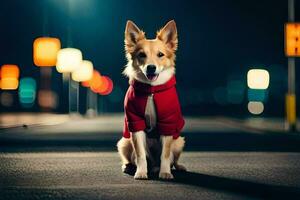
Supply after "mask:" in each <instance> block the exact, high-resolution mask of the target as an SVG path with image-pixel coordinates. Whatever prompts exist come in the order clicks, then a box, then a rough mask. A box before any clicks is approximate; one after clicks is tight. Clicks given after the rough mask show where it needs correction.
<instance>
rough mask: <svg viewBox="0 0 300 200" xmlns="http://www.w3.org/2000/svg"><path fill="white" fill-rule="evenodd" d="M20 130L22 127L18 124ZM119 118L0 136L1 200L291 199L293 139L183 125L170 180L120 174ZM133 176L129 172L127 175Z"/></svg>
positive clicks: (299, 140) (299, 148) (213, 123)
mask: <svg viewBox="0 0 300 200" xmlns="http://www.w3.org/2000/svg"><path fill="white" fill-rule="evenodd" d="M20 124H22V123H20ZM121 129H122V120H121V118H120V116H110V117H106V118H105V117H102V118H98V119H95V120H71V121H65V122H63V123H52V122H51V123H48V124H46V125H45V124H35V123H31V124H30V125H28V126H22V125H21V126H18V127H15V128H2V129H0V199H5V200H14V199H18V200H19V199H89V200H90V199H139V200H140V199H143V200H146V199H164V200H166V199H180V200H182V199H297V198H299V196H300V135H299V134H298V133H294V134H287V133H284V132H280V131H279V132H278V131H277V132H267V131H261V130H259V129H256V128H251V127H250V128H249V127H247V126H244V125H242V124H240V123H237V122H236V121H232V120H228V119H223V118H210V119H204V118H202V119H197V118H188V119H187V123H186V127H185V129H184V131H183V135H184V136H185V137H186V148H185V152H184V154H183V156H182V163H183V164H184V165H185V166H186V167H187V168H188V172H186V173H182V172H181V173H180V172H173V173H174V176H175V180H173V181H162V180H159V179H158V178H157V175H152V176H151V177H150V180H145V181H141V180H140V181H138V180H134V179H133V176H132V174H123V173H121V168H120V161H119V158H118V155H117V152H116V147H115V144H116V141H117V140H118V139H119V138H120V137H121V133H120V132H121V131H120V130H121ZM132 173H134V172H132Z"/></svg>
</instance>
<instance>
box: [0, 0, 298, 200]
mask: <svg viewBox="0 0 300 200" xmlns="http://www.w3.org/2000/svg"><path fill="white" fill-rule="evenodd" d="M299 11H300V2H299V1H298V0H288V1H286V0H260V1H258V0H245V1H233V0H226V1H222V0H217V1H196V0H195V1H194V0H187V1H180V0H173V1H171V2H170V1H166V0H161V1H138V0H128V1H121V0H110V1H104V0H30V1H29V0H28V1H24V0H3V1H1V2H0V30H1V31H0V46H1V51H0V52H1V53H0V199H3V200H4V199H5V200H7V199H141V198H142V199H186V198H188V199H284V198H285V199H296V198H297V197H299V195H300V181H299V180H300V173H299V172H300V134H299V131H298V130H299V128H300V121H299V120H297V113H299V112H298V111H300V110H299V106H298V105H299V103H300V102H299V99H300V98H297V95H299V90H298V87H299V84H300V83H299V81H298V76H297V75H298V74H299V73H298V69H297V68H298V66H299V64H300V63H299V58H297V57H299V56H300V51H299V49H300V23H297V21H299V18H300V16H299V15H300V14H299V13H300V12H299ZM171 19H174V20H175V21H176V25H177V29H178V37H179V45H178V47H179V48H178V51H177V57H176V79H177V85H176V87H177V91H178V94H179V98H180V102H181V108H182V112H183V115H184V116H185V120H186V125H185V127H184V129H183V133H182V135H183V136H185V138H186V146H185V152H184V153H183V155H182V163H183V164H184V165H185V166H186V167H187V169H188V172H176V171H174V172H173V173H174V176H175V180H173V181H162V180H159V179H158V178H157V176H156V175H151V176H150V180H147V181H135V180H134V179H133V176H132V174H123V173H121V166H120V160H119V158H118V154H117V151H116V143H117V141H118V140H119V139H120V138H121V136H122V129H123V121H124V114H123V100H124V96H125V93H126V90H127V88H128V80H127V79H126V78H125V77H124V76H123V75H122V74H121V73H122V71H123V69H124V66H125V65H126V63H127V60H126V57H125V52H124V30H125V25H126V21H127V20H132V21H134V22H135V23H136V24H137V25H138V26H139V27H140V28H141V29H142V30H143V31H145V32H146V36H147V38H154V37H155V33H156V31H157V30H159V29H160V28H161V27H162V26H164V25H165V23H167V22H168V21H169V20H171Z"/></svg>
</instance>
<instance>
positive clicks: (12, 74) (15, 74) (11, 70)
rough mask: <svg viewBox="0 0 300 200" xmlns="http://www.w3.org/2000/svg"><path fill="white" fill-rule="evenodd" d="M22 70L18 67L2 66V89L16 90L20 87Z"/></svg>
mask: <svg viewBox="0 0 300 200" xmlns="http://www.w3.org/2000/svg"><path fill="white" fill-rule="evenodd" d="M19 76H20V70H19V67H18V66H17V65H2V67H1V89H2V90H15V89H17V88H18V86H19Z"/></svg>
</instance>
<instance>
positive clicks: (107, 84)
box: [98, 76, 114, 95]
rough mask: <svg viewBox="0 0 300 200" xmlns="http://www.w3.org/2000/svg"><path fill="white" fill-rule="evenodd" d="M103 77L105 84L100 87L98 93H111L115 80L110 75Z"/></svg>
mask: <svg viewBox="0 0 300 200" xmlns="http://www.w3.org/2000/svg"><path fill="white" fill-rule="evenodd" d="M101 79H102V81H103V84H102V86H101V87H100V88H99V89H98V93H99V94H101V95H109V94H110V93H111V92H112V90H113V87H114V84H113V81H112V80H111V79H110V78H109V77H108V76H102V77H101Z"/></svg>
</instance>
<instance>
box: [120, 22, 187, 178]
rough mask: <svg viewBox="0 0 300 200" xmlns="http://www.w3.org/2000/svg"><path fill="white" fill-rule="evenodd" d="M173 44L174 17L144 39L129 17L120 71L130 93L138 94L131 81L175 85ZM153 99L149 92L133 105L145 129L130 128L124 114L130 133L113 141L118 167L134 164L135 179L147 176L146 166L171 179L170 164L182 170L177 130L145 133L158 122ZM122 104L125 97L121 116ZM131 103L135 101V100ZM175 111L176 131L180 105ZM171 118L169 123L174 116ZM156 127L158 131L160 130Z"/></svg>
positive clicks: (180, 142)
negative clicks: (153, 134)
mask: <svg viewBox="0 0 300 200" xmlns="http://www.w3.org/2000/svg"><path fill="white" fill-rule="evenodd" d="M177 44H178V39H177V28H176V23H175V21H174V20H172V21H170V22H168V23H167V24H166V25H165V26H164V27H163V28H162V29H161V30H160V31H158V32H157V35H156V38H155V39H147V38H146V37H145V33H144V32H143V31H141V30H140V29H139V28H138V27H137V26H136V25H135V24H134V23H133V22H132V21H127V25H126V30H125V51H126V57H127V60H128V64H127V65H126V67H125V70H124V71H123V74H124V75H125V76H127V77H128V78H129V83H130V84H131V86H130V88H129V90H130V89H131V90H133V91H131V93H132V96H138V94H136V93H135V91H134V88H135V85H134V84H133V83H134V82H135V83H137V84H140V85H141V84H142V85H145V87H147V86H149V87H148V88H150V89H152V88H151V87H153V88H155V87H156V88H163V86H164V85H166V84H169V83H170V82H172V80H173V79H174V85H175V83H176V82H175V77H174V75H175V52H176V50H177ZM171 79H172V80H171ZM169 85H170V84H169ZM172 87H173V90H175V93H176V89H175V86H173V85H172ZM128 93H130V91H127V96H128V95H130V94H128ZM154 95H155V94H154ZM154 97H155V96H154ZM126 98H128V97H126ZM146 98H147V96H146ZM174 98H177V94H175V97H174ZM153 99H155V98H153V94H152V95H149V96H148V98H147V99H146V103H145V104H146V105H145V107H144V108H141V109H139V108H135V109H136V110H142V112H144V113H143V116H138V117H140V118H142V119H143V120H144V123H143V122H141V123H140V124H141V125H140V126H138V127H144V128H145V129H143V130H139V129H138V128H131V127H132V125H130V124H129V125H128V123H130V121H129V119H127V118H128V117H127V118H126V117H125V129H126V128H127V129H128V130H127V131H128V132H129V133H130V135H129V137H122V139H120V140H119V142H118V144H117V147H118V152H119V155H120V157H121V161H122V170H123V172H125V171H126V168H127V167H128V166H129V165H135V166H136V172H135V175H134V178H135V179H147V178H148V169H150V170H152V171H153V172H155V171H158V170H159V178H162V179H173V175H172V173H171V168H172V167H173V166H174V167H175V169H177V170H186V168H185V167H184V166H183V165H179V164H178V159H179V156H180V154H181V152H182V150H183V147H184V143H185V140H184V138H183V137H181V136H179V133H178V136H177V137H176V138H175V137H173V136H172V133H171V130H170V134H168V130H167V131H166V129H164V131H165V132H164V133H158V135H159V136H158V137H154V138H152V137H148V133H149V132H153V130H156V129H158V128H157V127H159V126H160V122H159V119H160V118H159V116H158V112H157V111H158V109H157V108H158V107H157V106H158V104H159V102H155V100H153ZM170 101H171V104H173V102H174V103H176V102H179V101H178V98H177V99H175V100H172V99H171V100H170ZM126 104H127V100H126V99H125V116H126V115H127V111H126V109H127V107H126V106H127V105H126ZM141 104H143V103H141ZM169 104H170V103H169ZM178 105H179V103H178ZM133 106H135V107H136V106H139V105H136V104H135V105H133ZM178 107H180V106H178ZM160 110H161V109H160ZM163 112H164V111H163ZM178 112H179V114H178V116H179V118H178V119H179V120H182V121H180V127H179V128H178V129H176V130H177V131H180V130H181V128H182V127H183V124H184V121H183V119H181V118H180V117H181V111H180V109H179V111H178ZM173 113H174V112H173ZM175 119H177V118H175ZM128 121H129V122H128ZM171 122H172V123H173V122H174V120H173V121H171ZM126 123H127V124H126ZM174 123H176V121H175V122H174ZM128 127H129V128H128ZM164 127H166V126H164ZM159 130H160V129H159ZM159 130H158V132H160V131H159ZM147 159H148V161H149V162H148V163H147Z"/></svg>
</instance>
